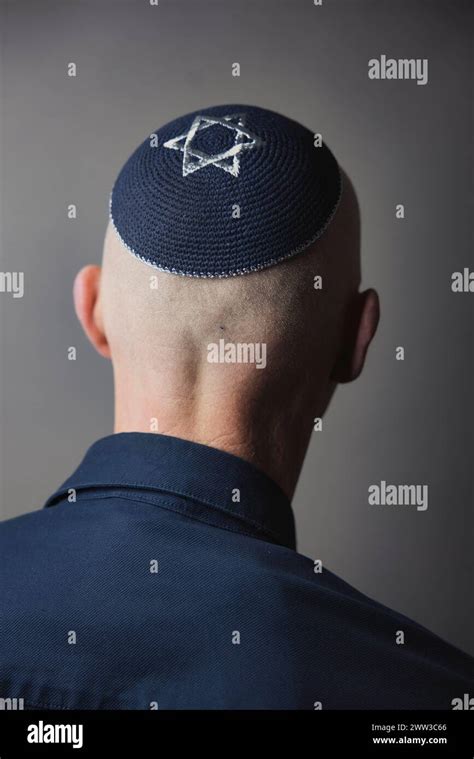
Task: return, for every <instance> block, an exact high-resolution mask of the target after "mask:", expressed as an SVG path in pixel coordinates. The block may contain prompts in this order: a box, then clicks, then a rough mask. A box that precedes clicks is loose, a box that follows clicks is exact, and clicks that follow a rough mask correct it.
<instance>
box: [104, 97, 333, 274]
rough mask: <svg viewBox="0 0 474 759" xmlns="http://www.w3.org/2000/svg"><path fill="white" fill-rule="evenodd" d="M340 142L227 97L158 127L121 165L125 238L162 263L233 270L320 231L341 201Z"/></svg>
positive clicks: (178, 269) (253, 266)
mask: <svg viewBox="0 0 474 759" xmlns="http://www.w3.org/2000/svg"><path fill="white" fill-rule="evenodd" d="M340 195H341V173H340V171H339V167H338V165H337V162H336V159H335V158H334V156H333V154H332V153H331V151H330V150H329V149H328V148H327V147H326V146H325V145H324V144H322V145H321V146H320V147H315V144H314V135H313V133H312V132H311V131H310V130H309V129H306V128H305V127H303V126H301V124H298V123H297V122H296V121H292V120H291V119H288V118H286V117H285V116H281V115H280V114H278V113H273V112H272V111H267V110H265V109H263V108H257V107H255V106H245V105H220V106H216V107H214V108H206V109H204V110H202V111H196V112H195V113H190V114H188V115H186V116H181V117H180V118H178V119H175V120H174V121H171V122H170V123H168V124H166V125H165V126H163V127H161V128H160V129H158V130H157V131H156V132H155V133H154V135H151V137H150V138H148V139H146V140H145V142H143V143H142V145H140V147H138V148H137V150H136V151H135V152H134V153H133V155H132V156H131V157H130V158H129V159H128V161H127V162H126V164H125V165H124V167H123V168H122V170H121V172H120V174H119V176H118V178H117V181H116V182H115V185H114V188H113V191H112V195H111V199H110V216H111V219H112V222H113V224H114V227H115V229H116V231H117V233H118V235H119V237H120V239H121V240H122V243H123V244H124V245H125V247H126V248H127V249H128V250H129V251H130V252H131V253H133V254H134V255H135V256H136V257H137V258H140V259H141V260H142V261H145V262H146V263H148V264H151V265H152V266H154V267H156V268H157V269H160V270H162V271H168V272H172V273H174V274H182V275H185V276H190V277H228V276H232V275H236V274H246V273H248V272H252V271H258V270H260V269H264V268H266V267H267V266H272V265H273V264H276V263H278V262H279V261H283V260H284V259H286V258H289V257H290V256H294V255H296V254H297V253H300V252H301V251H303V250H304V249H305V248H307V247H308V246H309V245H311V244H312V243H313V242H315V240H317V239H318V237H320V236H321V235H322V234H323V232H324V230H325V229H326V227H327V226H328V224H329V223H330V221H331V219H332V217H333V216H334V213H335V211H336V209H337V206H338V202H339V198H340Z"/></svg>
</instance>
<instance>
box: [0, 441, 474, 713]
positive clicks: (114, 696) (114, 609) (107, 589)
mask: <svg viewBox="0 0 474 759" xmlns="http://www.w3.org/2000/svg"><path fill="white" fill-rule="evenodd" d="M315 569H316V566H315V562H314V560H313V559H310V558H308V557H305V556H303V555H301V554H299V553H297V551H296V545H295V526H294V519H293V514H292V509H291V505H290V502H289V500H288V499H287V497H286V496H285V495H284V493H283V492H282V491H281V490H280V488H279V487H278V485H277V484H276V483H274V482H273V481H272V480H271V479H269V478H268V477H267V476H266V475H265V474H264V473H263V472H261V471H259V470H258V469H256V468H255V467H254V466H252V465H251V464H250V463H248V462H246V461H244V460H242V459H240V458H238V457H236V456H233V455H231V454H228V453H225V452H223V451H220V450H217V449H214V448H211V447H208V446H204V445H200V444H197V443H192V442H189V441H185V440H181V439H179V438H174V437H170V436H165V435H158V434H147V433H120V434H116V435H111V436H109V437H106V438H104V439H102V440H99V441H98V442H97V443H95V444H94V445H93V446H92V447H91V448H90V449H89V451H88V452H87V454H86V456H85V458H84V460H83V462H82V464H81V465H80V466H79V468H78V469H77V471H76V472H75V473H74V474H73V475H72V476H71V477H69V479H68V480H66V482H65V483H64V484H63V485H62V486H61V487H60V488H59V489H58V490H57V491H56V492H55V493H54V494H53V495H52V496H51V497H50V498H49V499H48V501H47V503H46V507H45V508H44V509H41V510H39V511H34V512H32V513H30V514H26V515H24V516H21V517H17V518H14V519H10V520H8V521H5V522H3V523H2V524H0V588H1V590H0V593H1V603H0V698H17V699H23V700H24V705H25V708H39V709H43V708H48V709H154V708H159V709H307V710H313V709H319V708H322V709H447V710H449V709H451V708H453V707H452V702H453V700H454V699H457V698H461V699H462V697H463V694H465V693H469V692H471V693H472V692H473V690H472V689H473V681H474V674H473V673H474V667H473V659H472V658H471V657H470V656H468V655H467V654H465V653H463V652H461V651H460V650H458V649H457V648H455V647H453V646H451V645H449V644H448V643H446V642H444V641H443V640H441V639H440V638H439V637H437V636H436V635H434V634H432V633H430V632H429V631H427V630H426V629H425V628H423V627H421V626H420V625H418V624H417V623H415V622H413V621H411V620H409V619H408V618H406V617H404V616H403V615H401V614H398V613H396V612H394V611H391V610H390V609H388V608H386V607H384V606H382V605H381V604H379V603H377V602H375V601H373V600H371V599H369V598H367V597H366V596H364V595H363V594H362V593H360V592H358V591H357V590H355V589H354V588H352V587H351V586H350V585H348V584H347V583H345V582H344V581H342V580H341V579H339V578H338V577H336V576H335V575H334V574H333V573H332V572H330V571H329V570H328V569H326V568H323V569H322V571H321V572H318V571H315ZM400 633H402V634H403V635H402V636H400ZM401 639H403V642H401Z"/></svg>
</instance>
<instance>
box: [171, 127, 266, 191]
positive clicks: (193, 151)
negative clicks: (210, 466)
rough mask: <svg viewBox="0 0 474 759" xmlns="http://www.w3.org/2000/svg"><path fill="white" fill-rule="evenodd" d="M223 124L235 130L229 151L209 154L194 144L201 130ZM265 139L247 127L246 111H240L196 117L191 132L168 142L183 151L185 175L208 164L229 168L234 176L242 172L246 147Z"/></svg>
mask: <svg viewBox="0 0 474 759" xmlns="http://www.w3.org/2000/svg"><path fill="white" fill-rule="evenodd" d="M217 125H219V126H222V127H225V128H226V129H230V130H231V131H233V132H234V144H233V145H232V147H230V148H229V149H228V150H224V151H223V152H222V153H217V155H207V154H206V153H203V152H202V151H201V150H198V149H197V148H196V147H193V139H194V137H195V135H196V134H197V132H201V131H202V130H203V129H210V128H211V127H213V126H217ZM260 144H262V140H261V139H260V138H259V137H257V136H256V135H254V134H252V132H250V131H249V130H248V129H245V114H242V113H240V114H239V113H237V114H231V115H229V116H222V117H218V116H201V115H199V116H196V117H195V119H194V121H193V123H192V124H191V128H190V129H189V131H188V132H185V133H184V134H180V135H179V136H178V137H173V138H172V139H171V140H167V141H166V142H165V143H164V147H165V148H171V150H180V151H181V152H182V153H183V177H186V176H187V175H188V174H192V173H193V172H194V171H198V170H199V169H204V167H205V166H217V168H219V169H223V170H224V171H227V172H228V173H229V174H232V176H233V177H237V176H238V175H239V170H240V154H241V153H242V151H244V150H252V148H255V147H256V146H257V145H260Z"/></svg>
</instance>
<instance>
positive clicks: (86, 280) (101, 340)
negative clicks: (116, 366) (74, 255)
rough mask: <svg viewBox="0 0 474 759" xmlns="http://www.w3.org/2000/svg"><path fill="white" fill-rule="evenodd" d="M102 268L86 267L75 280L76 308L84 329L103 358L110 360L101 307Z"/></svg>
mask: <svg viewBox="0 0 474 759" xmlns="http://www.w3.org/2000/svg"><path fill="white" fill-rule="evenodd" d="M100 275H101V269H100V266H85V267H84V268H83V269H81V271H80V272H79V273H78V274H77V276H76V279H75V280H74V290H73V295H74V308H75V310H76V316H77V318H78V319H79V321H80V323H81V325H82V329H83V330H84V332H85V333H86V335H87V337H88V338H89V340H90V342H91V343H92V345H93V346H94V348H95V349H96V351H97V352H98V353H100V355H101V356H104V358H110V348H109V344H108V342H107V338H106V336H105V332H104V325H103V319H102V309H101V305H100V297H99V295H100Z"/></svg>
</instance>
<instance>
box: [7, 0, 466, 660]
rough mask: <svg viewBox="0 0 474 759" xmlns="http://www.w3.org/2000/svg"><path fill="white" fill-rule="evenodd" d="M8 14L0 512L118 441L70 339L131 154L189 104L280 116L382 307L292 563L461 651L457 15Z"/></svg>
mask: <svg viewBox="0 0 474 759" xmlns="http://www.w3.org/2000/svg"><path fill="white" fill-rule="evenodd" d="M1 10H2V32H1V33H2V93H1V100H0V102H1V107H2V140H1V147H2V153H1V159H2V183H1V199H2V209H1V211H2V222H3V223H2V233H1V255H2V259H1V269H2V270H3V271H24V272H25V297H24V298H23V299H22V300H20V299H17V300H14V299H12V297H11V295H9V294H0V308H1V351H0V361H1V365H0V383H1V384H0V401H1V417H0V422H1V452H0V453H1V455H0V462H1V516H2V518H9V517H12V516H15V515H19V514H22V513H24V512H27V511H31V510H32V509H36V508H39V507H40V506H41V505H42V503H43V502H44V500H45V499H46V497H47V496H48V494H49V493H50V492H51V491H52V490H53V489H54V488H55V487H56V486H57V485H58V484H59V483H60V482H61V481H63V480H64V479H65V477H66V476H67V475H68V474H69V473H70V472H71V471H72V470H73V469H74V468H75V467H76V465H77V464H78V463H79V460H80V458H81V457H82V455H83V453H84V451H85V449H86V448H87V446H88V445H89V444H90V443H92V442H93V441H94V440H95V439H96V438H98V437H101V436H104V435H106V434H109V433H110V432H111V431H112V415H113V401H112V392H111V387H112V386H111V383H112V373H111V368H110V366H109V364H108V363H107V362H105V361H103V360H102V359H100V358H99V357H98V356H97V355H96V354H95V353H94V352H93V350H92V348H91V347H89V345H88V344H87V342H86V339H85V338H84V337H83V335H82V333H81V331H80V328H79V326H78V324H77V323H76V320H75V316H74V314H73V309H72V301H71V288H72V282H73V278H74V275H75V273H76V271H77V270H78V269H79V268H80V267H81V266H82V265H84V264H86V263H91V262H98V261H99V259H100V254H101V247H102V239H103V234H104V229H105V225H106V221H107V202H108V194H109V191H110V189H111V185H112V183H113V180H114V178H115V176H116V174H117V172H118V170H119V168H120V167H121V165H122V163H123V162H124V160H125V159H126V158H127V157H128V155H129V154H130V152H131V151H132V149H134V147H135V146H136V145H137V144H138V143H139V142H141V141H142V140H143V139H144V138H145V137H146V135H147V134H149V133H150V132H151V131H153V130H154V129H155V128H157V127H158V126H159V125H161V124H162V123H163V122H165V121H166V120H169V119H171V118H174V117H175V116H177V115H180V114H182V113H185V112H187V111H192V110H194V109H198V108H201V107H203V106H209V105H213V104H218V103H226V102H243V103H251V104H255V105H260V106H264V107H269V108H273V109H275V110H278V111H281V112H283V113H285V114H286V115H288V116H291V117H292V118H295V119H297V120H299V121H301V122H302V123H304V124H305V125H307V126H309V127H311V128H312V129H314V131H321V132H322V133H323V136H324V139H325V140H326V141H327V142H328V144H329V145H330V147H331V148H332V149H333V151H334V152H335V154H336V156H337V157H338V159H339V161H340V163H341V164H342V166H343V167H344V168H345V169H346V171H347V172H348V173H349V174H350V175H351V176H352V177H353V180H354V183H355V185H356V188H357V191H358V194H359V199H360V203H361V209H362V221H363V239H362V243H363V261H364V285H365V286H369V285H374V286H376V287H377V289H378V290H379V292H380V295H381V301H382V309H383V318H382V322H381V325H380V330H379V333H378V335H377V338H376V341H375V344H374V346H373V349H372V352H371V355H370V357H369V360H368V364H367V367H366V370H365V371H364V374H363V375H362V377H361V379H360V380H359V381H357V382H356V383H354V384H352V385H348V386H344V387H342V388H340V389H339V390H338V392H337V394H336V396H335V399H334V401H333V404H332V406H331V408H330V410H329V412H328V414H327V416H326V418H325V422H324V431H323V432H322V433H315V434H314V438H313V441H312V443H311V446H310V449H309V452H308V456H307V460H306V464H305V467H304V471H303V474H302V477H301V481H300V484H299V487H298V490H297V494H296V498H295V502H294V503H295V512H296V518H297V527H298V534H299V550H300V551H301V552H302V553H304V554H307V555H309V556H311V557H314V558H321V559H322V560H323V561H324V563H325V564H326V565H327V566H328V567H329V568H330V569H332V570H333V571H334V572H336V573H337V574H339V575H342V576H343V577H344V578H345V579H346V580H348V581H349V582H351V583H352V584H353V585H355V586H356V587H357V588H359V589H360V590H362V591H363V592H365V593H367V594H368V595H369V596H372V597H374V598H376V599H377V600H379V601H381V602H383V603H385V604H387V605H389V606H391V607H394V608H396V609H397V610H399V611H402V612H404V613H405V614H407V615H408V616H410V617H412V618H414V619H416V620H417V621H419V622H421V623H422V624H424V625H426V626H427V627H428V628H430V629H432V630H433V631H434V632H436V633H438V634H439V635H440V636H442V637H443V638H445V639H447V640H449V641H451V642H453V643H454V644H456V645H458V646H460V647H461V648H464V649H465V650H469V651H471V652H472V651H473V650H474V644H473V637H474V636H473V635H472V633H473V615H472V592H471V590H472V564H471V561H472V558H471V556H472V519H471V505H472V475H471V472H470V464H471V457H470V452H469V448H470V446H471V445H472V441H471V439H470V435H471V429H472V421H473V420H472V406H471V403H472V402H471V398H470V389H471V388H470V386H471V385H472V358H471V348H472V328H471V320H470V315H471V314H470V311H468V309H469V308H470V305H471V302H472V301H470V298H472V296H469V295H465V294H459V295H455V294H453V293H452V292H451V290H450V284H451V273H452V272H453V271H455V270H458V269H462V267H464V266H468V265H469V264H470V263H471V265H472V243H471V241H470V238H469V234H468V232H469V201H470V198H469V192H470V168H469V162H470V160H471V158H472V153H471V142H470V141H471V131H472V121H471V118H470V110H469V99H470V86H469V85H470V82H469V48H468V20H469V17H468V3H467V2H466V3H463V2H449V3H448V2H436V1H434V2H430V1H425V2H421V1H418V2H417V0H409V2H401V1H400V0H397V1H395V0H390V1H387V2H385V0H377V1H376V2H370V1H365V2H363V1H362V0H357V2H356V1H355V0H350V1H349V0H345V1H344V0H324V2H323V6H322V7H321V8H317V7H314V6H313V3H312V0H296V1H295V0H286V1H285V2H277V0H268V2H265V1H264V0H260V2H259V1H258V0H252V1H251V2H248V1H247V0H232V1H230V2H208V1H207V0H199V1H198V0H160V2H159V6H158V7H150V6H149V3H148V0H137V1H133V0H122V1H117V0H113V1H110V2H109V1H108V0H94V2H81V1H80V0H77V1H76V0H71V1H70V2H64V0H60V1H58V2H49V1H48V0H42V1H41V2H39V0H18V2H3V4H2V6H1ZM382 53H384V54H386V55H387V56H392V57H395V58H399V57H400V58H403V57H415V58H425V57H427V58H429V83H428V84H427V85H426V86H418V85H417V84H416V83H415V82H414V81H401V82H396V81H385V82H374V81H369V79H368V77H367V62H368V60H369V59H370V58H372V57H378V56H379V55H380V54H382ZM69 61H74V62H75V63H76V64H77V66H78V76H77V78H76V79H71V78H68V77H67V76H66V65H67V63H68V62H69ZM234 61H238V62H239V63H240V64H241V77H240V78H233V77H232V76H231V64H232V63H233V62H234ZM68 203H76V204H77V207H78V218H77V219H76V220H74V221H68V220H67V217H66V206H67V204H68ZM396 203H404V204H405V207H406V219H405V220H404V221H398V220H396V219H395V215H394V209H395V204H396ZM72 345H73V346H76V347H77V350H78V359H77V361H76V362H70V361H68V360H67V348H68V347H69V346H72ZM398 345H402V346H404V348H405V351H406V357H405V361H404V362H399V361H396V360H395V347H396V346H398ZM381 479H385V480H387V482H391V483H395V484H398V483H407V484H410V483H414V484H427V485H429V495H430V502H429V508H428V511H427V512H417V511H416V510H415V509H414V508H412V507H405V508H404V507H395V508H393V507H392V508H390V507H374V506H369V505H368V503H367V488H368V486H369V485H370V484H372V483H378V482H379V481H380V480H381Z"/></svg>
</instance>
